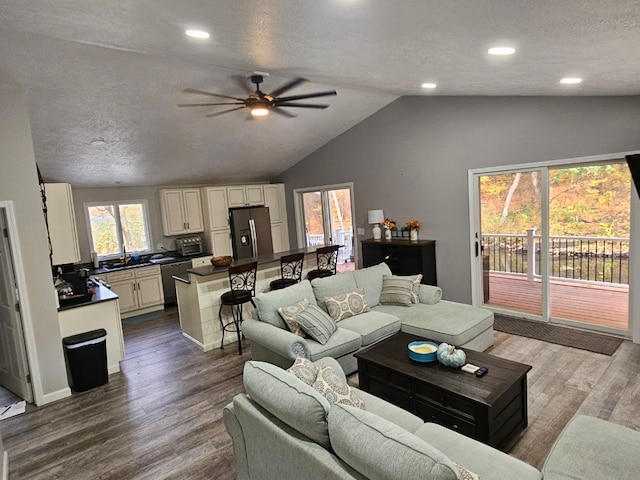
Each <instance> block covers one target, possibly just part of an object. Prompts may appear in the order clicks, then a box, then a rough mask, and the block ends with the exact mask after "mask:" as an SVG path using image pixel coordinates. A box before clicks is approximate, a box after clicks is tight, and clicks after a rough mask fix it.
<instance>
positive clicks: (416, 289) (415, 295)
mask: <svg viewBox="0 0 640 480" xmlns="http://www.w3.org/2000/svg"><path fill="white" fill-rule="evenodd" d="M398 278H404V279H408V280H411V282H412V283H411V303H420V282H421V281H422V274H421V273H419V274H418V275H410V276H408V277H398Z"/></svg>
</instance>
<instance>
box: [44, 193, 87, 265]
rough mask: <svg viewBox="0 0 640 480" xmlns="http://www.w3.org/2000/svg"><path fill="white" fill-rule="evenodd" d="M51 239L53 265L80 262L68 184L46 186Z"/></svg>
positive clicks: (74, 218)
mask: <svg viewBox="0 0 640 480" xmlns="http://www.w3.org/2000/svg"><path fill="white" fill-rule="evenodd" d="M45 195H46V197H47V219H48V223H49V237H50V238H51V247H52V250H53V265H62V264H65V263H75V262H79V261H80V247H79V245H78V230H77V226H76V215H75V213H74V211H73V195H72V193H71V185H69V184H68V183H47V184H45Z"/></svg>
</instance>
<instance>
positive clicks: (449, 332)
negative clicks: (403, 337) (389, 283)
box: [374, 300, 493, 345]
mask: <svg viewBox="0 0 640 480" xmlns="http://www.w3.org/2000/svg"><path fill="white" fill-rule="evenodd" d="M374 311H377V312H384V313H388V314H390V315H396V316H397V317H398V318H400V321H401V322H402V328H401V330H402V331H403V332H406V333H410V334H412V335H417V336H419V337H424V338H428V339H430V340H433V341H435V342H446V343H448V344H450V345H464V344H465V343H467V342H469V341H470V340H472V339H474V338H476V337H477V336H478V335H480V334H481V333H482V332H484V331H485V330H486V329H488V328H491V327H492V326H493V312H491V311H489V310H486V309H484V308H476V307H472V306H471V305H464V304H462V303H456V302H449V301H447V300H442V301H440V302H438V303H436V304H435V305H425V304H423V303H418V304H416V305H411V307H410V308H407V307H399V306H394V305H378V306H377V307H376V308H375V309H374Z"/></svg>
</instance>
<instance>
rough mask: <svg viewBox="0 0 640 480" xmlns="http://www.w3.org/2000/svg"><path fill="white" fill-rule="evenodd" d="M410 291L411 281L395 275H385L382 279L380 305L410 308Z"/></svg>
mask: <svg viewBox="0 0 640 480" xmlns="http://www.w3.org/2000/svg"><path fill="white" fill-rule="evenodd" d="M412 291H413V280H410V279H407V278H402V277H396V276H395V275H385V276H384V277H383V278H382V292H380V303H381V304H383V305H405V306H410V305H411V292H412Z"/></svg>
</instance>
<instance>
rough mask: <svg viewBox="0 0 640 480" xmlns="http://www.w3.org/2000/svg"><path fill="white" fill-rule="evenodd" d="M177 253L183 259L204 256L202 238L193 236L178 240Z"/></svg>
mask: <svg viewBox="0 0 640 480" xmlns="http://www.w3.org/2000/svg"><path fill="white" fill-rule="evenodd" d="M176 251H177V252H178V254H180V255H182V256H183V257H189V256H192V255H200V254H202V237H201V236H200V235H192V236H189V237H180V238H176Z"/></svg>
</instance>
